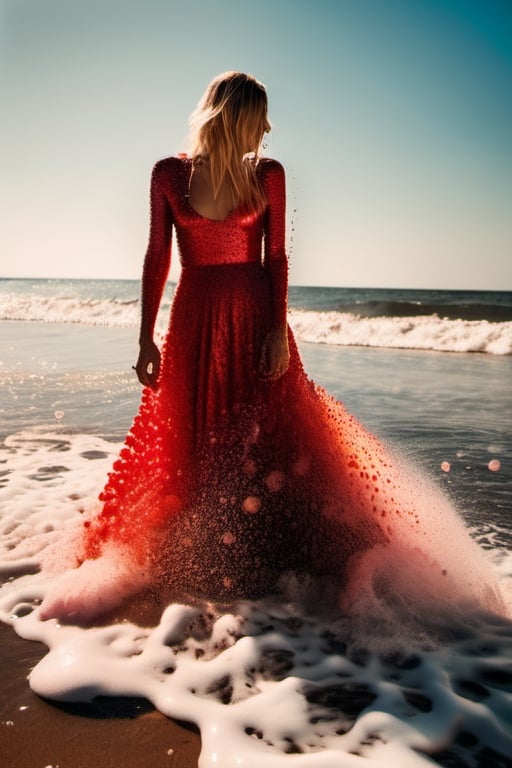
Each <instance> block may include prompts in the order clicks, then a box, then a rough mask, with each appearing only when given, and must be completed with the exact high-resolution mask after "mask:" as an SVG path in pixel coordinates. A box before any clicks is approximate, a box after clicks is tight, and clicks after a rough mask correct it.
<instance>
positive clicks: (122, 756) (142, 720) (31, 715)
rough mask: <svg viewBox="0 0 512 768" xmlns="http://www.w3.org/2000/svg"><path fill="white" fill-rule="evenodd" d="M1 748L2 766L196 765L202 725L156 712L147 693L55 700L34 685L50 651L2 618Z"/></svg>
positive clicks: (170, 767)
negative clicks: (33, 676) (34, 671)
mask: <svg viewBox="0 0 512 768" xmlns="http://www.w3.org/2000/svg"><path fill="white" fill-rule="evenodd" d="M0 646H1V649H2V664H1V665H0V687H1V690H2V696H1V699H0V755H1V757H2V766H3V768H45V767H46V766H50V765H51V766H52V767H53V768H67V767H68V766H69V768H92V767H93V766H103V767H104V768H119V766H121V765H122V766H126V768H140V766H142V765H147V766H151V767H152V768H196V766H197V760H198V757H199V749H200V740H199V735H198V732H197V728H195V727H194V726H193V725H185V724H179V723H177V722H176V721H174V720H171V719H169V718H167V717H164V716H163V715H161V714H160V713H159V712H157V711H156V710H155V709H154V708H153V707H152V706H151V705H150V704H149V703H148V702H147V701H145V700H144V699H134V698H131V699H129V698H126V699H114V698H108V699H107V698H102V699H97V700H96V701H95V702H94V703H91V704H62V703H61V704H57V703H52V702H51V701H45V700H44V699H42V698H40V697H39V696H37V695H36V694H35V693H33V692H32V691H31V690H30V688H29V685H28V682H27V675H28V673H29V672H30V670H31V668H32V667H33V666H34V665H35V664H36V663H37V662H38V661H39V659H41V657H42V656H44V655H45V653H46V649H45V647H44V646H43V645H41V644H40V643H34V642H30V641H27V640H22V639H21V638H19V637H18V636H17V635H15V633H14V632H13V631H12V629H11V628H10V627H7V626H6V625H5V624H0Z"/></svg>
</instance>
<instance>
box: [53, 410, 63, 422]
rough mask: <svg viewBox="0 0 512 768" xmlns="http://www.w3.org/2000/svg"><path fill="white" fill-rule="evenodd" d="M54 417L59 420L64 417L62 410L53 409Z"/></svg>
mask: <svg viewBox="0 0 512 768" xmlns="http://www.w3.org/2000/svg"><path fill="white" fill-rule="evenodd" d="M54 415H55V418H56V419H57V420H58V421H60V420H61V419H62V418H63V417H64V411H55V414H54Z"/></svg>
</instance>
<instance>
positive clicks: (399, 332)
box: [0, 293, 512, 355]
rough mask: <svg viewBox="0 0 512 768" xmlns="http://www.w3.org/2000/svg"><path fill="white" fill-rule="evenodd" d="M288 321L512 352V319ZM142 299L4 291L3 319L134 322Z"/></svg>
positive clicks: (351, 341) (360, 340)
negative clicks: (44, 294) (494, 320)
mask: <svg viewBox="0 0 512 768" xmlns="http://www.w3.org/2000/svg"><path fill="white" fill-rule="evenodd" d="M168 315H169V304H168V303H167V300H165V301H164V303H163V305H162V311H161V313H160V316H159V321H158V331H159V332H160V333H163V332H165V328H166V326H167V322H168ZM288 317H289V321H290V324H291V326H292V328H293V330H294V332H295V334H296V336H297V338H298V339H299V340H300V341H308V342H313V343H321V344H336V345H342V346H363V347H368V346H369V347H385V348H395V349H425V350H437V351H442V352H486V353H488V354H493V355H510V354H512V322H500V323H496V322H490V321H488V320H451V319H449V318H441V317H439V316H438V315H428V316H413V317H360V316H358V315H355V314H351V313H343V312H317V311H313V310H300V309H292V310H290V311H289V313H288ZM139 319H140V307H139V301H138V299H130V300H119V299H107V298H101V299H100V298H99V299H94V298H79V297H66V296H43V295H40V294H37V293H34V294H31V293H25V294H14V293H12V294H9V293H5V294H2V296H1V304H0V320H29V321H34V322H43V323H79V324H84V325H101V326H111V327H120V326H122V327H136V326H137V325H138V323H139Z"/></svg>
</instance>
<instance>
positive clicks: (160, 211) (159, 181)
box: [140, 160, 173, 339]
mask: <svg viewBox="0 0 512 768" xmlns="http://www.w3.org/2000/svg"><path fill="white" fill-rule="evenodd" d="M167 172H168V171H167V168H166V164H165V161H162V160H161V161H160V162H158V163H156V165H155V167H154V168H153V173H152V175H151V194H150V199H151V219H150V228H149V242H148V247H147V251H146V256H145V258H144V268H143V271H142V312H141V315H142V317H141V328H140V338H141V339H143V338H146V339H147V338H152V337H153V331H154V328H155V322H156V317H157V314H158V308H159V306H160V301H161V299H162V293H163V290H164V286H165V282H166V280H167V275H168V274H169V267H170V265H171V243H172V224H173V219H172V212H171V208H170V205H169V202H168V200H167V197H166V194H165V188H164V180H165V176H166V173H167Z"/></svg>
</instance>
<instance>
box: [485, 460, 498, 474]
mask: <svg viewBox="0 0 512 768" xmlns="http://www.w3.org/2000/svg"><path fill="white" fill-rule="evenodd" d="M487 469H490V470H491V472H499V471H500V469H501V461H500V460H499V459H491V461H490V462H489V463H488V465H487Z"/></svg>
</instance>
